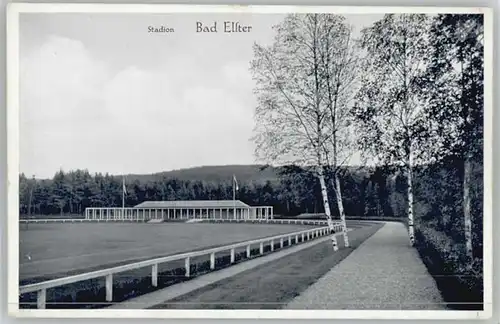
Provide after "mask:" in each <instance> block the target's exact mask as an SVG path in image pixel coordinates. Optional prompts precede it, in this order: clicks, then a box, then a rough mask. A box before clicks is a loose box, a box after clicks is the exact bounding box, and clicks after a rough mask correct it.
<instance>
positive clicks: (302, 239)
mask: <svg viewBox="0 0 500 324" xmlns="http://www.w3.org/2000/svg"><path fill="white" fill-rule="evenodd" d="M302 242H304V233H302Z"/></svg>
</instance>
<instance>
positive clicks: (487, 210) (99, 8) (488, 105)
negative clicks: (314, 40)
mask: <svg viewBox="0 0 500 324" xmlns="http://www.w3.org/2000/svg"><path fill="white" fill-rule="evenodd" d="M308 12H318V13H319V12H324V13H327V12H335V13H338V14H363V13H371V14H376V13H379V14H382V13H427V14H437V13H475V14H480V13H482V14H484V26H485V27H484V35H485V36H484V39H485V44H484V120H485V123H484V148H485V149H484V201H483V206H484V207H483V208H484V210H483V214H484V216H483V217H484V219H483V223H484V225H483V226H484V228H485V229H489V230H487V231H484V232H483V240H484V260H483V268H484V270H483V271H484V273H483V275H484V310H483V311H452V310H444V311H421V310H418V311H417V310H415V311H413V310H411V311H379V310H331V311H330V310H111V309H98V310H92V311H89V310H50V309H49V310H27V309H26V310H25V309H19V307H18V306H19V305H18V304H19V244H18V242H19V208H18V206H19V14H20V13H135V14H137V13H144V14H145V13H253V14H269V13H308ZM6 43H7V198H8V199H7V203H8V204H7V217H8V220H7V224H8V226H7V229H8V233H7V234H8V235H7V239H8V259H7V260H8V263H7V264H8V266H7V267H8V268H7V278H8V286H7V288H8V298H7V300H8V313H9V315H10V316H15V317H26V318H173V319H181V318H189V319H202V318H203V319H213V318H220V319H222V318H231V319H256V318H262V319H443V320H444V319H489V318H491V316H492V306H493V301H492V289H493V281H492V278H493V277H492V274H493V273H492V267H493V236H492V231H491V229H492V227H493V218H492V204H493V200H492V188H493V179H492V161H493V160H492V159H493V156H492V154H493V139H492V136H493V88H492V85H493V10H492V9H491V8H486V7H481V8H479V7H415V6H411V7H393V6H357V7H356V6H281V5H269V6H267V5H266V6H264V5H258V6H245V5H173V4H96V3H91V4H67V3H54V4H50V3H9V4H8V6H7V42H6Z"/></svg>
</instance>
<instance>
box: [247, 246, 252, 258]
mask: <svg viewBox="0 0 500 324" xmlns="http://www.w3.org/2000/svg"><path fill="white" fill-rule="evenodd" d="M250 252H251V251H250V244H248V245H247V258H249V257H250Z"/></svg>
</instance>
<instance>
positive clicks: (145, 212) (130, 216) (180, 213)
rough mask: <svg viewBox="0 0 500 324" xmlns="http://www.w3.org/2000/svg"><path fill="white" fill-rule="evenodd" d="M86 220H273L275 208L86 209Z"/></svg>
mask: <svg viewBox="0 0 500 324" xmlns="http://www.w3.org/2000/svg"><path fill="white" fill-rule="evenodd" d="M85 219H89V220H106V221H110V220H111V221H113V220H116V221H148V220H151V219H162V220H169V219H171V220H172V219H174V220H175V219H179V220H180V219H273V207H270V206H262V207H261V206H259V207H250V208H241V207H236V208H234V207H231V208H177V207H169V208H135V207H132V208H117V207H114V208H107V207H89V208H86V209H85Z"/></svg>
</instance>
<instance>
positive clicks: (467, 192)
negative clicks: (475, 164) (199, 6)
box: [463, 156, 473, 262]
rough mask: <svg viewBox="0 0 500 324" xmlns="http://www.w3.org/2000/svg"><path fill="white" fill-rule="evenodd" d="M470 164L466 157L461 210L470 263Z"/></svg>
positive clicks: (466, 250)
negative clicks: (462, 211) (462, 209)
mask: <svg viewBox="0 0 500 324" xmlns="http://www.w3.org/2000/svg"><path fill="white" fill-rule="evenodd" d="M471 169H472V167H471V162H470V157H469V156H466V158H465V161H464V183H463V187H464V189H463V193H464V196H463V204H464V205H463V208H464V227H465V228H464V230H465V252H466V255H467V257H468V258H469V260H470V261H471V262H472V260H473V254H472V220H471V215H470V211H471V197H470V187H471V171H472V170H471Z"/></svg>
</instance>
